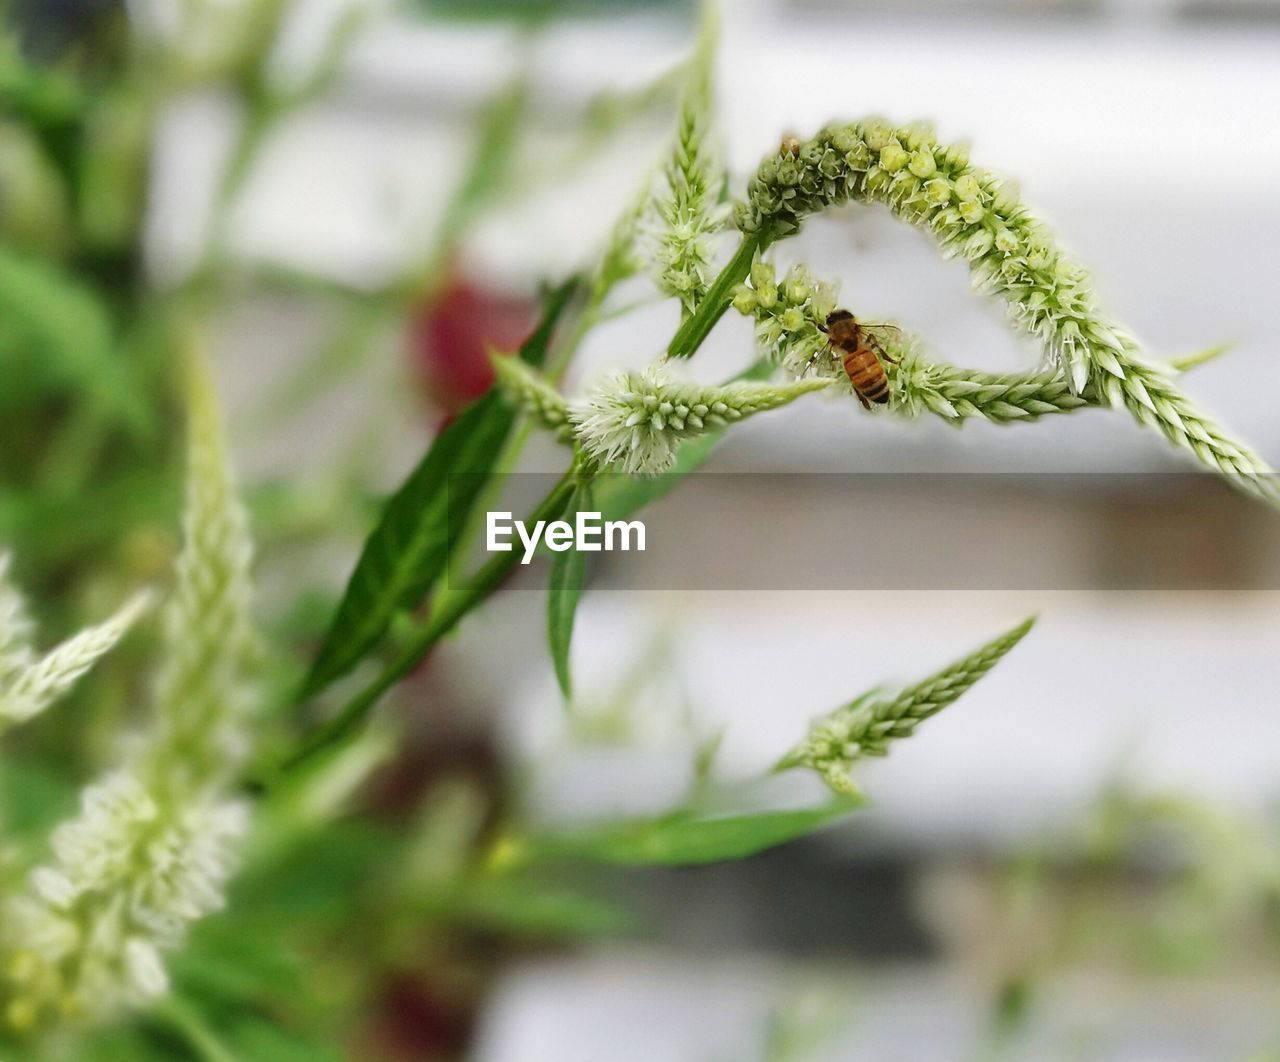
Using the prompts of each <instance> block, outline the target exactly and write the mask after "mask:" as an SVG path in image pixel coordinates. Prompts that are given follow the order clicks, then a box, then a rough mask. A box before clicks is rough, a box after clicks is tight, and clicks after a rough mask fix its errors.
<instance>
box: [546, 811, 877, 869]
mask: <svg viewBox="0 0 1280 1062" xmlns="http://www.w3.org/2000/svg"><path fill="white" fill-rule="evenodd" d="M861 806H862V802H861V801H860V800H858V799H856V798H843V797H842V798H839V799H837V800H833V801H831V802H830V803H829V804H822V805H820V806H818V807H813V808H797V809H791V810H786V811H754V812H748V813H744V814H740V815H720V816H705V815H696V814H692V813H680V814H676V815H667V816H664V817H662V818H659V819H644V820H640V821H631V822H623V823H617V824H609V825H607V826H602V827H596V828H594V829H589V830H582V831H577V832H572V833H563V834H553V835H549V836H546V837H543V838H540V839H538V840H536V841H535V842H534V851H535V852H536V853H537V854H540V855H544V856H568V857H572V858H578V859H590V860H596V861H599V862H602V863H619V864H626V865H649V864H661V865H664V866H688V865H694V864H698V863H719V862H723V861H724V860H728V859H744V858H745V857H747V856H750V855H755V854H756V853H757V852H762V851H764V850H765V849H766V848H773V847H775V846H776V845H780V844H785V843H786V842H787V841H794V840H796V839H797V838H800V837H804V836H805V835H807V834H809V833H812V832H813V831H814V830H816V829H818V828H819V827H821V826H825V825H826V824H827V823H829V822H832V821H834V820H835V819H838V818H842V817H843V816H845V815H847V814H849V813H850V812H851V811H854V810H856V809H857V808H859V807H861Z"/></svg>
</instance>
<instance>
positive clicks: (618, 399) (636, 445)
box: [569, 365, 831, 475]
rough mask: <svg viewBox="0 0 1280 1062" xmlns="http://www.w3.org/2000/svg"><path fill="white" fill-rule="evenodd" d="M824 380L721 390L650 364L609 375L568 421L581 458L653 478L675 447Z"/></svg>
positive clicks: (742, 383) (783, 401)
mask: <svg viewBox="0 0 1280 1062" xmlns="http://www.w3.org/2000/svg"><path fill="white" fill-rule="evenodd" d="M830 382H831V381H829V380H798V381H796V382H794V383H788V384H770V383H755V382H748V381H740V382H737V383H731V384H726V385H724V386H721V387H715V386H710V385H707V384H700V383H694V382H692V381H688V380H673V379H671V378H670V377H669V376H668V375H667V373H666V371H665V370H663V369H662V368H661V367H659V366H656V365H651V366H649V368H647V369H645V370H644V372H643V373H635V372H619V373H615V374H614V375H613V376H611V377H610V378H609V380H608V381H607V382H606V383H605V384H604V386H603V387H601V388H600V389H599V390H598V391H597V392H596V393H595V394H594V395H592V397H591V398H589V399H588V400H587V401H586V402H584V403H583V404H581V405H579V406H576V407H572V408H571V409H570V411H569V417H570V420H571V422H572V424H573V430H574V434H575V436H576V437H577V439H578V442H579V443H580V444H581V446H582V449H583V452H584V453H585V454H586V455H587V456H588V457H590V458H592V459H593V460H595V461H598V462H599V463H600V464H602V465H609V466H615V467H617V468H618V469H619V470H620V471H623V472H632V473H641V474H645V475H652V474H655V473H658V472H663V471H665V470H666V469H668V468H670V467H671V463H672V462H673V461H674V460H675V456H676V447H677V446H678V445H679V443H680V442H681V440H683V439H688V438H691V437H693V436H695V435H702V434H704V433H705V432H708V431H711V430H713V429H715V428H718V427H721V426H723V425H725V424H728V423H731V422H732V421H736V420H741V419H742V418H744V417H749V416H751V414H753V413H761V412H763V411H764V410H766V409H776V408H777V407H778V406H785V405H786V404H787V403H789V402H793V401H795V400H796V399H797V398H799V397H800V396H801V395H805V394H808V393H809V392H811V391H820V390H822V389H824V388H825V387H827V386H828V385H829V384H830Z"/></svg>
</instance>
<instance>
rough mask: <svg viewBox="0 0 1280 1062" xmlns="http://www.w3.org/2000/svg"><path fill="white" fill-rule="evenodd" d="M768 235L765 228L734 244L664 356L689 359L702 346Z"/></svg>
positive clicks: (745, 236) (745, 276) (763, 245)
mask: <svg viewBox="0 0 1280 1062" xmlns="http://www.w3.org/2000/svg"><path fill="white" fill-rule="evenodd" d="M769 242H770V237H769V234H768V232H767V231H766V230H764V229H761V230H759V231H757V232H751V233H747V234H746V235H744V236H743V237H742V242H741V243H740V244H738V249H737V250H736V251H735V252H734V254H733V257H732V258H730V259H729V263H728V265H726V266H725V267H724V268H723V269H722V270H720V275H719V276H717V277H716V279H715V280H714V281H713V282H712V284H711V287H710V288H708V289H707V294H706V297H705V298H703V300H702V301H701V302H700V303H698V308H697V310H695V311H694V313H693V316H692V317H689V318H687V319H686V320H685V321H684V323H683V324H681V326H680V329H679V331H677V332H676V334H675V335H674V336H673V337H672V339H671V345H670V346H669V347H667V357H668V358H689V357H692V356H693V353H694V351H696V350H697V349H698V347H700V346H701V345H702V341H703V340H704V339H706V338H707V336H708V335H709V334H710V333H711V329H713V328H714V327H715V325H716V322H717V321H719V320H720V318H721V317H723V316H724V312H725V310H727V309H728V308H729V303H730V302H731V301H732V299H733V289H734V288H736V287H737V286H738V285H739V284H741V283H742V282H743V281H744V280H746V279H747V274H748V273H750V272H751V263H752V261H753V260H754V259H755V256H756V252H757V251H762V250H764V248H765V247H767V246H768V245H769Z"/></svg>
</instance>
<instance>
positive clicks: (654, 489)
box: [596, 358, 773, 520]
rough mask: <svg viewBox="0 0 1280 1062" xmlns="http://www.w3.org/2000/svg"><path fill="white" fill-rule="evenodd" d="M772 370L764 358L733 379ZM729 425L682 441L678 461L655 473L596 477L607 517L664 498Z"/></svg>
mask: <svg viewBox="0 0 1280 1062" xmlns="http://www.w3.org/2000/svg"><path fill="white" fill-rule="evenodd" d="M772 371H773V365H772V363H771V362H769V361H767V360H766V359H764V358H762V359H760V360H759V361H757V362H756V363H755V364H754V365H752V366H751V367H750V368H749V369H747V370H746V371H744V372H742V373H739V374H738V375H737V376H735V377H734V378H733V379H734V380H763V379H765V378H766V377H768V376H769V374H770V373H771V372H772ZM727 430H728V428H727V427H725V428H719V429H717V430H716V431H711V432H707V434H706V435H699V436H698V437H697V438H694V439H690V440H689V441H688V442H685V443H682V444H681V445H680V449H679V450H678V451H677V452H676V460H675V463H674V464H673V465H672V466H671V467H670V468H669V469H667V470H666V471H665V472H661V473H659V474H658V475H656V476H628V475H625V474H623V473H605V474H602V475H600V476H599V477H597V480H596V484H597V485H596V501H597V503H598V504H597V508H598V509H599V510H600V513H601V517H602V519H604V520H625V519H627V518H628V517H630V516H632V515H634V514H635V513H637V512H639V511H640V510H641V509H643V508H645V507H646V506H649V505H652V504H653V503H654V502H656V501H660V500H661V499H663V498H665V497H666V496H667V495H668V494H669V493H670V492H671V491H672V490H673V489H674V488H675V486H676V484H677V483H679V482H680V480H682V479H683V478H684V477H685V476H687V475H688V474H689V473H690V472H696V471H697V470H698V469H700V468H701V467H702V466H703V465H705V464H706V463H707V459H708V458H709V457H710V456H711V454H712V452H713V451H714V450H715V448H716V447H717V446H719V445H720V440H721V439H722V438H723V437H724V433H725V432H726V431H727Z"/></svg>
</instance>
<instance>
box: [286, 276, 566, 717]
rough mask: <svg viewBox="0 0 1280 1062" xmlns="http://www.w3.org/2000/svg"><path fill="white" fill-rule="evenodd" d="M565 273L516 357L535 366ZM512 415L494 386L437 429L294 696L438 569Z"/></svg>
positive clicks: (375, 637) (381, 630)
mask: <svg viewBox="0 0 1280 1062" xmlns="http://www.w3.org/2000/svg"><path fill="white" fill-rule="evenodd" d="M578 284H579V280H578V278H576V277H575V278H571V279H570V280H568V281H566V282H565V283H564V284H562V285H561V286H560V287H559V288H557V289H556V290H555V291H554V292H553V293H552V294H551V295H550V296H549V298H548V300H547V305H546V309H545V310H544V312H543V316H542V320H541V322H540V323H539V325H538V327H537V329H536V330H535V331H534V333H533V335H531V336H530V337H529V338H528V340H526V341H525V344H524V346H522V347H521V348H520V357H521V358H522V359H524V360H525V361H527V362H529V363H530V364H532V365H541V364H542V362H543V360H544V359H545V357H546V352H547V345H548V343H549V342H550V339H551V335H552V332H553V331H554V330H555V326H556V323H557V322H558V321H559V319H560V315H561V314H562V313H563V312H564V309H565V307H566V305H567V304H568V302H569V300H570V297H571V296H572V295H573V293H574V292H575V291H576V290H577V287H578ZM514 420H515V414H514V413H513V412H512V410H511V409H510V407H509V406H508V405H507V404H506V403H505V402H504V400H503V398H502V396H501V395H499V394H498V393H497V392H496V391H490V392H489V394H487V395H485V396H484V397H483V398H481V399H479V400H478V401H476V402H474V403H473V404H472V405H471V406H469V407H468V408H467V409H466V411H465V412H463V413H462V415H461V416H459V417H458V419H457V420H455V421H454V422H453V423H452V424H450V425H449V426H448V427H447V428H445V430H444V431H442V432H441V433H440V435H439V436H437V438H436V440H435V442H434V443H433V444H432V445H431V447H430V449H429V450H428V451H427V454H426V456H425V457H424V458H423V459H422V461H421V462H420V463H419V465H418V467H417V468H415V469H414V470H413V472H411V473H410V474H409V478H408V479H407V480H406V481H405V483H404V485H403V486H401V488H400V489H399V490H398V491H396V493H395V494H393V495H392V496H391V497H390V498H389V499H388V500H387V503H386V505H385V506H384V507H383V510H382V516H381V518H380V519H379V521H378V524H377V526H376V527H375V528H374V529H373V532H372V533H371V534H370V535H369V538H368V539H367V540H366V541H365V545H364V550H363V551H362V552H361V554H360V559H359V561H357V562H356V567H355V571H354V572H353V573H352V575H351V579H350V581H349V582H348V583H347V589H346V592H345V593H344V595H343V598H342V601H341V602H340V603H339V605H338V611H337V614H336V615H335V616H334V619H333V623H332V625H331V626H330V628H329V633H328V634H327V635H326V637H325V640H324V643H323V644H322V645H321V647H320V651H319V653H318V654H317V655H316V659H315V662H314V664H313V665H312V667H311V671H310V673H309V674H308V676H307V680H306V682H305V683H304V684H303V688H302V691H301V693H300V695H299V700H302V699H305V698H307V697H310V696H312V695H313V694H315V693H317V692H319V691H320V690H322V689H323V688H324V687H325V686H327V685H328V684H329V683H331V682H333V681H334V680H335V679H337V678H339V677H341V676H342V675H344V674H346V673H347V672H348V671H350V670H351V668H352V667H354V666H355V665H356V663H358V662H359V661H360V659H361V658H362V657H363V656H364V655H365V654H366V653H368V652H369V650H370V649H372V648H373V647H374V646H375V645H377V644H378V642H379V641H380V640H381V639H382V637H383V635H384V634H385V633H386V630H387V627H388V625H389V624H390V623H391V621H392V619H393V618H394V617H395V615H396V614H397V613H398V612H399V611H401V610H402V609H407V608H412V607H413V606H415V605H417V604H418V603H419V602H420V601H421V600H422V598H423V597H424V596H425V594H426V593H427V591H428V590H429V589H430V588H431V586H432V585H433V584H434V583H435V582H436V580H437V579H439V578H440V576H441V575H442V574H443V572H444V570H445V566H446V564H447V562H448V551H449V545H450V540H451V538H452V533H453V532H455V531H457V530H458V529H459V528H461V527H463V526H465V523H466V521H467V518H468V517H469V516H470V514H471V510H472V508H473V507H474V505H475V503H476V500H477V499H478V498H479V497H480V495H481V494H482V492H483V490H484V487H485V485H486V484H487V482H488V479H489V476H490V475H491V474H492V472H493V465H494V462H495V461H496V460H497V457H498V454H499V452H500V451H501V449H502V446H503V443H504V442H505V440H506V438H507V435H508V433H509V432H510V430H511V425H512V424H513V423H514Z"/></svg>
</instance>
